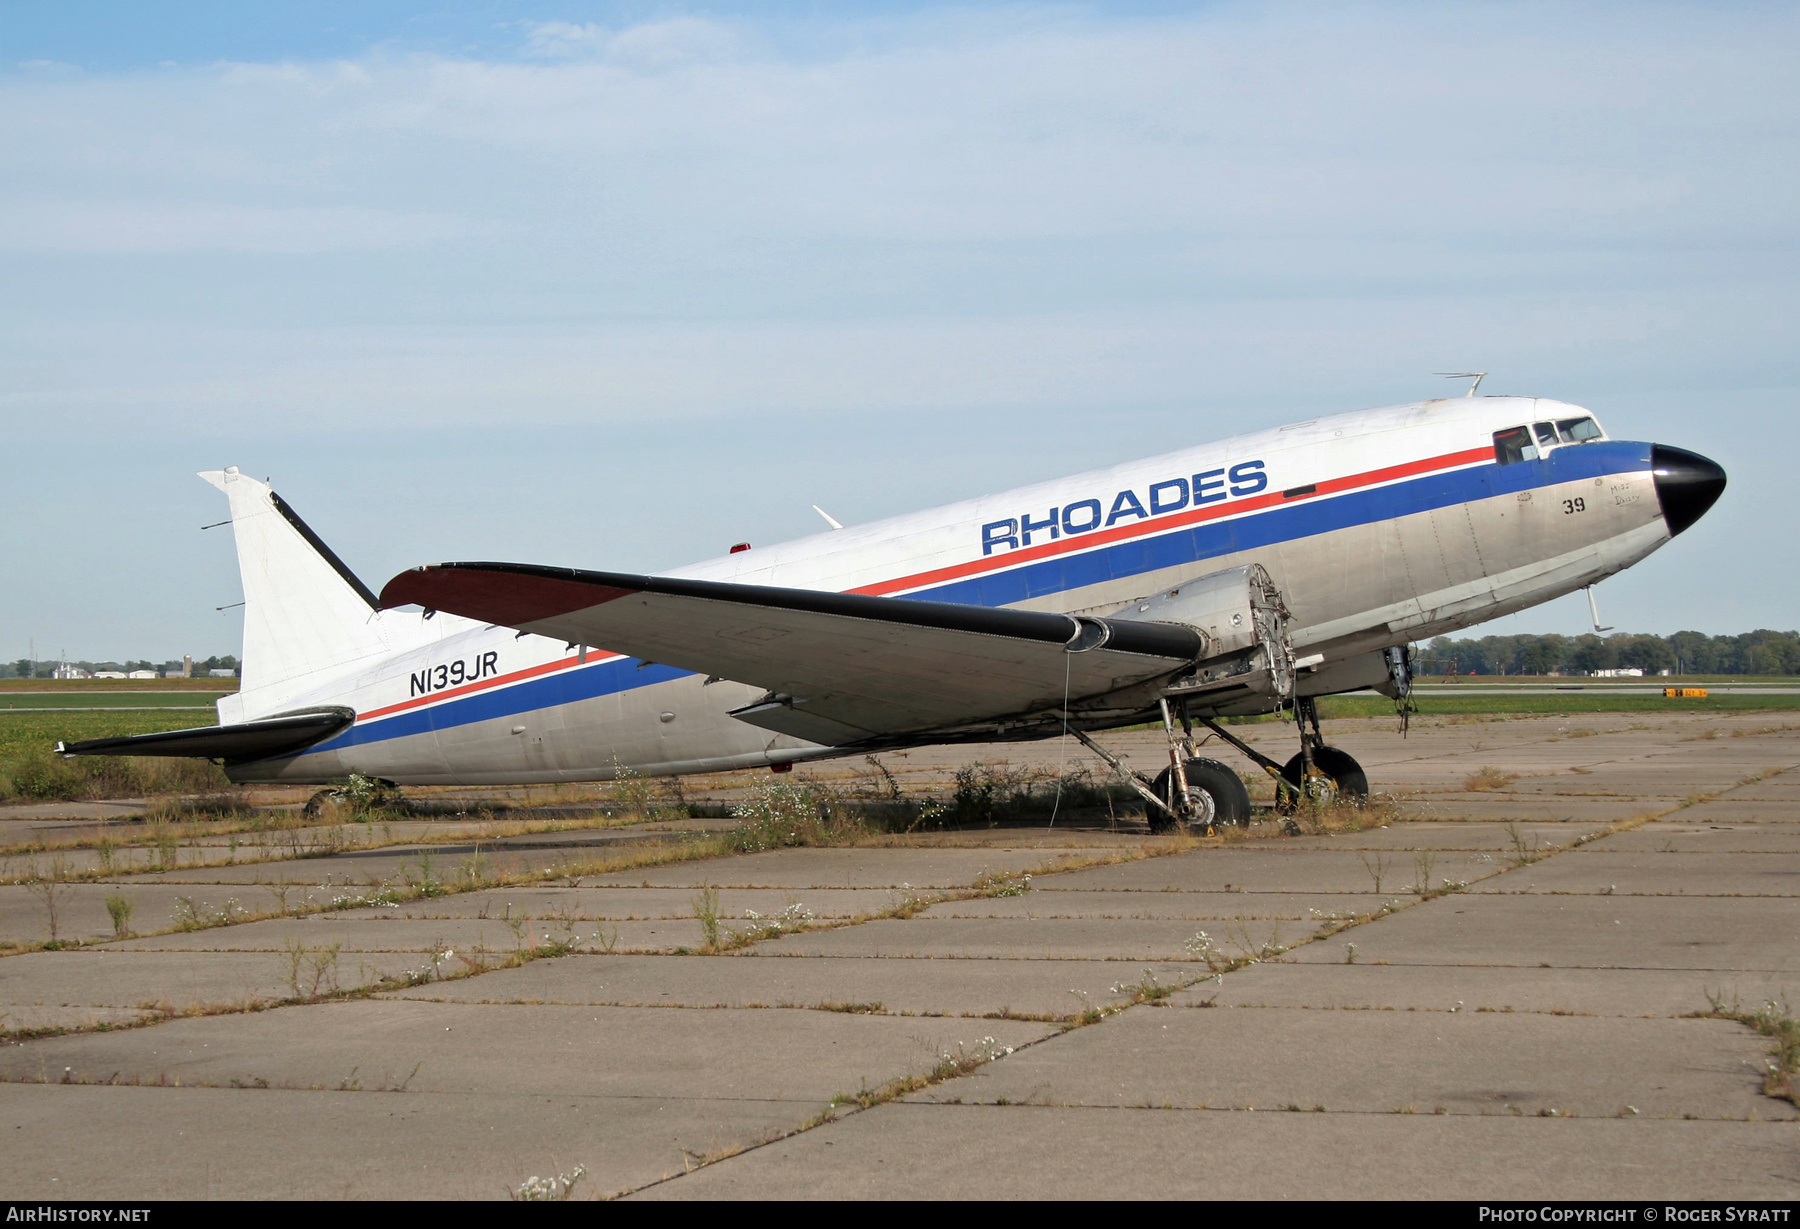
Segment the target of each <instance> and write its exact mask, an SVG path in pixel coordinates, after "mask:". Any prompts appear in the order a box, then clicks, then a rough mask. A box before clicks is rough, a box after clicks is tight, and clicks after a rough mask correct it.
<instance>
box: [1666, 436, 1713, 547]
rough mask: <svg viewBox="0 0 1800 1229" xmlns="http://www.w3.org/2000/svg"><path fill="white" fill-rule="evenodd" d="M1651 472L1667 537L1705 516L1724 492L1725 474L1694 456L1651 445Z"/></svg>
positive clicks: (1674, 449) (1675, 449)
mask: <svg viewBox="0 0 1800 1229" xmlns="http://www.w3.org/2000/svg"><path fill="white" fill-rule="evenodd" d="M1650 469H1651V472H1652V473H1654V474H1655V475H1656V498H1657V499H1658V500H1659V501H1660V502H1661V503H1662V514H1663V520H1664V521H1666V522H1668V526H1669V536H1670V537H1674V536H1675V535H1676V534H1678V533H1680V532H1681V531H1682V530H1684V529H1686V528H1687V527H1688V526H1689V525H1692V524H1693V523H1694V522H1695V521H1697V520H1699V519H1700V518H1701V517H1703V516H1705V515H1706V510H1707V509H1708V508H1710V507H1712V506H1713V505H1714V504H1715V503H1717V502H1718V501H1719V496H1720V495H1722V494H1724V492H1725V471H1724V470H1723V469H1721V468H1719V466H1718V464H1717V463H1716V462H1713V461H1708V460H1707V459H1706V458H1705V457H1703V456H1701V455H1700V454H1699V453H1697V452H1688V451H1686V450H1684V449H1681V448H1670V447H1669V446H1668V445H1667V444H1652V445H1651V446H1650Z"/></svg>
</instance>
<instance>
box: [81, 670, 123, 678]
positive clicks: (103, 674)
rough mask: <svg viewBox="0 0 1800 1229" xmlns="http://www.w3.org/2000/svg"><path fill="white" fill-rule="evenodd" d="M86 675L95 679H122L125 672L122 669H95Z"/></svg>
mask: <svg viewBox="0 0 1800 1229" xmlns="http://www.w3.org/2000/svg"><path fill="white" fill-rule="evenodd" d="M88 677H89V678H97V679H122V678H124V677H125V672H124V671H123V670H96V671H94V672H93V673H92V674H90V675H89V676H88Z"/></svg>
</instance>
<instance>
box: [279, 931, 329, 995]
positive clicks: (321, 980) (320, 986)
mask: <svg viewBox="0 0 1800 1229" xmlns="http://www.w3.org/2000/svg"><path fill="white" fill-rule="evenodd" d="M341 946H342V944H338V943H333V944H330V945H328V946H321V947H307V946H306V945H305V944H303V943H301V942H300V941H299V940H298V939H289V940H288V941H287V943H286V945H285V946H284V949H283V950H284V951H285V952H286V954H287V964H288V989H289V991H291V992H292V994H293V997H295V998H297V999H314V998H318V997H319V995H320V994H321V993H327V994H329V993H332V992H335V991H336V990H337V988H338V985H337V963H338V949H339V948H340V947H341ZM303 984H304V985H305V987H306V988H305V989H304V990H302V989H301V986H302V985H303Z"/></svg>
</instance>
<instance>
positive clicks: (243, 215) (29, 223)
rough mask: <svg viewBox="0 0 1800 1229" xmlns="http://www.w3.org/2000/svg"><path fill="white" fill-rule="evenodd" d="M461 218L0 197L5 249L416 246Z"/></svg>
mask: <svg viewBox="0 0 1800 1229" xmlns="http://www.w3.org/2000/svg"><path fill="white" fill-rule="evenodd" d="M468 230H469V227H468V226H467V225H466V224H465V223H464V222H463V221H462V220H461V219H459V218H457V217H454V216H452V215H446V214H435V213H398V212H391V211H386V210H379V209H358V208H354V207H348V206H345V207H330V208H317V207H307V206H297V207H292V208H282V207H260V206H239V205H212V204H203V203H188V204H179V205H177V204H159V203H156V202H147V201H129V202H121V203H117V204H110V205H109V204H101V203H98V202H75V203H71V202H67V201H9V202H5V203H0V251H9V250H10V251H12V252H32V253H37V254H48V253H57V252H69V253H74V252H86V253H94V254H102V253H104V254H118V255H124V254H149V253H173V252H261V253H284V254H291V255H301V254H308V253H319V252H349V251H358V250H367V249H382V248H394V247H414V246H422V245H426V244H432V243H437V242H440V241H442V240H445V239H449V238H453V237H455V236H458V235H462V234H466V233H467V232H468Z"/></svg>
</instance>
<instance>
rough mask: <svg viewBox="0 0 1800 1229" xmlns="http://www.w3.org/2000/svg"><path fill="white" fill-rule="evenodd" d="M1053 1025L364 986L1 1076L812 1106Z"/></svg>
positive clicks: (162, 1031) (154, 1033) (53, 1041)
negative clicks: (383, 991)
mask: <svg viewBox="0 0 1800 1229" xmlns="http://www.w3.org/2000/svg"><path fill="white" fill-rule="evenodd" d="M1052 1031H1054V1028H1053V1026H1048V1025H1043V1024H1036V1023H1030V1022H1025V1021H1018V1020H970V1019H964V1018H960V1017H953V1016H944V1017H934V1018H931V1019H909V1018H902V1017H889V1016H868V1017H863V1016H851V1015H845V1014H841V1013H837V1012H828V1011H803V1010H764V1011H755V1010H740V1009H734V1008H721V1009H719V1010H718V1011H717V1012H710V1011H698V1010H697V1011H675V1010H668V1009H663V1008H650V1007H646V1008H620V1007H587V1006H579V1007H577V1006H557V1005H547V1004H535V1005H530V1006H524V1005H511V1004H478V1003H437V1002H428V1001H421V1000H416V999H401V1000H381V1001H368V1000H362V1001H352V1002H341V1003H324V1004H317V1005H312V1006H304V1007H292V1008H288V1009H286V1010H283V1011H274V1012H257V1013H253V1014H249V1015H241V1016H211V1017H202V1018H196V1019H181V1020H172V1021H170V1022H168V1023H166V1024H162V1025H158V1026H157V1027H155V1028H148V1029H132V1030H128V1031H124V1032H111V1033H94V1034H87V1035H81V1036H65V1037H52V1038H45V1039H43V1040H41V1041H39V1042H37V1043H36V1044H34V1045H32V1046H30V1047H10V1048H6V1049H0V1079H4V1080H7V1081H11V1082H14V1083H20V1082H24V1083H31V1082H37V1083H43V1082H51V1083H56V1082H60V1081H62V1080H64V1079H65V1078H66V1079H68V1080H70V1081H71V1082H76V1083H81V1082H93V1083H109V1082H110V1083H126V1084H130V1083H137V1084H158V1083H162V1082H168V1083H172V1084H179V1085H181V1086H184V1087H194V1086H196V1085H205V1086H214V1087H241V1088H262V1087H264V1086H267V1087H270V1088H290V1089H295V1088H297V1089H309V1088H321V1089H326V1090H330V1089H337V1088H340V1087H342V1086H345V1085H354V1084H360V1085H361V1086H362V1088H364V1089H367V1090H371V1091H379V1090H381V1089H384V1088H386V1089H398V1088H402V1087H404V1088H405V1089H407V1090H416V1091H417V1092H418V1093H419V1094H421V1095H430V1094H436V1093H444V1092H455V1093H491V1094H495V1095H526V1096H556V1097H570V1098H586V1097H642V1098H657V1097H673V1098H688V1097H693V1098H721V1097H730V1098H737V1099H762V1100H788V1101H799V1102H806V1103H809V1104H812V1105H813V1106H814V1107H815V1108H817V1107H819V1106H822V1105H823V1104H824V1103H825V1102H827V1101H829V1100H830V1099H831V1098H832V1097H833V1096H834V1095H836V1094H838V1093H845V1092H848V1093H854V1092H856V1091H857V1090H858V1089H860V1088H863V1087H874V1086H877V1085H880V1084H882V1083H884V1082H886V1081H887V1080H889V1079H892V1078H893V1077H895V1076H897V1075H903V1074H911V1073H916V1072H922V1071H928V1070H930V1069H931V1068H932V1067H933V1066H934V1065H935V1064H936V1063H937V1062H938V1061H939V1059H940V1057H941V1055H942V1054H943V1053H944V1052H945V1051H946V1050H951V1051H954V1050H956V1049H957V1047H959V1046H964V1047H972V1046H974V1045H975V1044H976V1043H977V1042H979V1041H980V1040H981V1039H982V1038H984V1037H988V1036H992V1037H994V1038H996V1039H997V1040H999V1041H1000V1042H1001V1043H1002V1044H1004V1045H1022V1044H1025V1043H1027V1042H1030V1041H1034V1040H1037V1039H1040V1038H1042V1037H1044V1036H1047V1035H1049V1033H1051V1032H1052ZM65 1072H66V1073H67V1074H66V1075H65V1074H64V1073H65Z"/></svg>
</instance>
